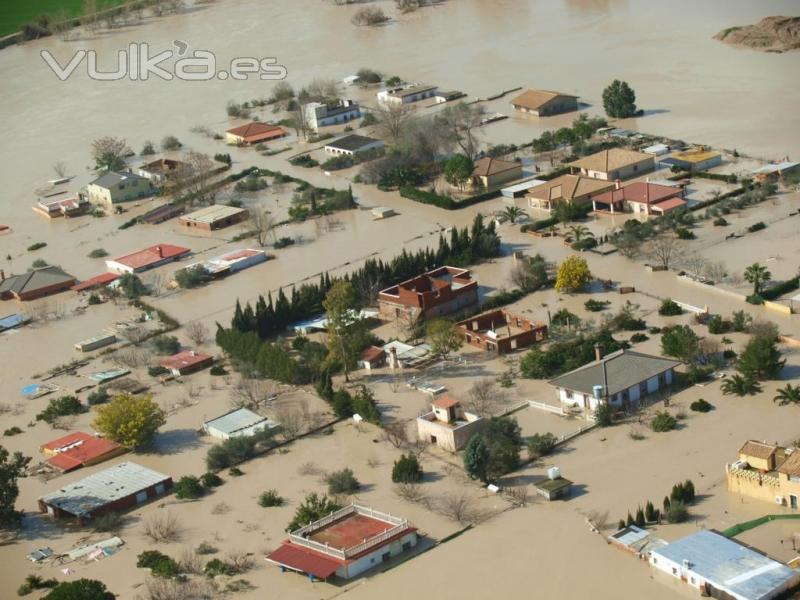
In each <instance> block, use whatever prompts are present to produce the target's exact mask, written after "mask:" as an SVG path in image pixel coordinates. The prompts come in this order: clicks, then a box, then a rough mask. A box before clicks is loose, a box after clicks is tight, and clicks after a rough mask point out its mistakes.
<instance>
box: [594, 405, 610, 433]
mask: <svg viewBox="0 0 800 600" xmlns="http://www.w3.org/2000/svg"><path fill="white" fill-rule="evenodd" d="M594 418H595V420H596V421H597V424H598V425H599V426H600V427H609V426H611V425H613V424H614V407H613V406H611V404H609V403H608V402H603V403H602V404H601V405H600V406H598V407H597V410H595V411H594Z"/></svg>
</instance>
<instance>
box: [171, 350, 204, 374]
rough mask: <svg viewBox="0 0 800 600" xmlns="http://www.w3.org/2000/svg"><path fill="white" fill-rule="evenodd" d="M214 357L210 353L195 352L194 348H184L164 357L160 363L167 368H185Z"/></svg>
mask: <svg viewBox="0 0 800 600" xmlns="http://www.w3.org/2000/svg"><path fill="white" fill-rule="evenodd" d="M212 358H213V356H211V355H210V354H203V353H202V352H195V351H194V350H184V351H182V352H178V353H177V354H173V355H172V356H168V357H167V358H164V359H162V360H161V362H160V363H159V364H160V365H161V366H162V367H165V368H167V369H185V368H187V367H192V366H194V365H197V364H200V363H203V362H205V361H207V360H211V359H212Z"/></svg>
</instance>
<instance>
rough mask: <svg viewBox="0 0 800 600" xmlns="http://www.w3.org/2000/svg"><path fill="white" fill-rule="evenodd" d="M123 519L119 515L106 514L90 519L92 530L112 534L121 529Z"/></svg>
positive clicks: (113, 513)
mask: <svg viewBox="0 0 800 600" xmlns="http://www.w3.org/2000/svg"><path fill="white" fill-rule="evenodd" d="M122 525H123V518H122V516H121V515H120V514H119V513H115V512H112V513H106V514H104V515H100V516H99V517H95V518H93V519H92V529H94V530H95V531H97V532H100V533H113V532H117V531H119V530H120V529H122Z"/></svg>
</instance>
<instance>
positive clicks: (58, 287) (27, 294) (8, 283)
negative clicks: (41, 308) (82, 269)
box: [0, 266, 78, 301]
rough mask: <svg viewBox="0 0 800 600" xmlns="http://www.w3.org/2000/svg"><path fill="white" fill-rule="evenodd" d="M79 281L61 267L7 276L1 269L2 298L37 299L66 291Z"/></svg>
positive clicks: (0, 297) (0, 288) (0, 289)
mask: <svg viewBox="0 0 800 600" xmlns="http://www.w3.org/2000/svg"><path fill="white" fill-rule="evenodd" d="M76 283H78V280H77V279H75V278H74V277H73V276H72V275H70V274H69V273H66V272H64V271H63V270H62V269H61V267H56V266H50V267H44V268H43V269H35V270H33V271H28V272H27V273H23V274H22V275H13V276H11V277H8V278H6V275H5V272H3V271H2V270H0V299H2V300H11V299H12V298H13V299H15V300H23V301H24V300H36V299H37V298H43V297H44V296H49V295H51V294H58V293H59V292H65V291H67V290H68V289H70V288H71V287H72V286H73V285H75V284H76Z"/></svg>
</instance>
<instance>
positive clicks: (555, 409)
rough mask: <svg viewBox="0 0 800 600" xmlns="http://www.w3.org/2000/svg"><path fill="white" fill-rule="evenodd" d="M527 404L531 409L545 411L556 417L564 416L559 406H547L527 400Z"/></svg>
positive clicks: (562, 409)
mask: <svg viewBox="0 0 800 600" xmlns="http://www.w3.org/2000/svg"><path fill="white" fill-rule="evenodd" d="M527 404H528V406H530V407H531V408H538V409H540V410H546V411H548V412H551V413H555V414H557V415H564V414H566V413H565V412H564V408H563V407H562V406H561V405H559V406H553V405H552V404H547V403H545V402H538V401H537V400H528V402H527Z"/></svg>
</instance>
